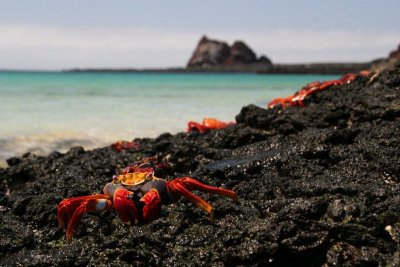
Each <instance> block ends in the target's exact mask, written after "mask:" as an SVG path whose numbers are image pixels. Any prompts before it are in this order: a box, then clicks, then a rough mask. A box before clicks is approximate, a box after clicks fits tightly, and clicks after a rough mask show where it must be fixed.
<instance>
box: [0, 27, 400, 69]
mask: <svg viewBox="0 0 400 267" xmlns="http://www.w3.org/2000/svg"><path fill="white" fill-rule="evenodd" d="M204 33H206V34H207V36H209V37H210V38H216V39H219V40H225V41H227V42H229V43H232V42H233V41H234V40H237V39H241V40H244V41H245V42H246V43H247V44H248V45H249V46H250V47H252V48H253V49H254V50H255V51H256V52H257V53H258V54H266V55H267V56H268V57H270V58H271V59H272V60H273V61H274V62H281V63H289V62H293V63H295V62H318V61H319V62H321V61H368V60H371V59H374V58H377V57H384V56H386V55H387V54H388V53H389V51H390V50H393V49H394V48H396V47H397V44H398V43H399V42H400V33H399V32H374V31H371V32H368V31H358V32H350V31H346V30H331V31H316V30H309V29H305V30H294V29H269V30H268V29H267V30H264V31H258V32H255V31H249V32H233V31H232V32H226V31H225V32H219V31H214V30H209V31H205V32H199V31H191V32H188V31H176V30H168V29H144V28H133V29H132V28H126V29H114V28H63V27H56V26H42V25H0V36H1V39H0V58H1V61H0V68H2V69H5V68H11V69H64V68H73V67H114V68H118V67H121V68H127V67H134V68H151V67H168V66H184V65H185V64H186V62H187V60H188V59H189V57H190V55H191V53H192V51H193V49H194V47H195V46H196V44H197V42H198V40H199V39H200V37H201V35H203V34H204Z"/></svg>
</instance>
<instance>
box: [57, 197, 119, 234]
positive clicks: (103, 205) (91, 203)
mask: <svg viewBox="0 0 400 267" xmlns="http://www.w3.org/2000/svg"><path fill="white" fill-rule="evenodd" d="M111 205H112V204H111V201H110V200H109V199H108V197H107V196H106V195H102V194H98V195H92V196H83V197H74V198H68V199H63V200H62V201H61V202H60V204H58V208H57V217H58V222H59V225H60V227H61V228H67V231H66V234H67V239H68V241H71V240H72V236H73V235H74V233H75V232H76V229H77V228H78V226H79V223H80V222H81V220H82V216H83V214H84V213H86V212H101V211H104V210H107V209H109V208H110V207H111Z"/></svg>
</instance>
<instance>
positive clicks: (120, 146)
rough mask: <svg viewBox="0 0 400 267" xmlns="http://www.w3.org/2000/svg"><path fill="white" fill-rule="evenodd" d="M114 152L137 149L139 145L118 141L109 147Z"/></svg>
mask: <svg viewBox="0 0 400 267" xmlns="http://www.w3.org/2000/svg"><path fill="white" fill-rule="evenodd" d="M111 147H112V148H114V149H115V150H116V151H118V152H121V151H122V150H129V149H138V148H140V145H139V144H138V143H136V142H133V141H124V140H118V141H117V142H115V143H113V144H112V145H111Z"/></svg>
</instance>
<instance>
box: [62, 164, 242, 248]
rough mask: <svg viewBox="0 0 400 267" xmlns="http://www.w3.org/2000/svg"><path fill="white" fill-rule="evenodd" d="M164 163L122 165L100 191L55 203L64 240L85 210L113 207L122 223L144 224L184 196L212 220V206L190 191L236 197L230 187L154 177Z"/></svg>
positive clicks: (191, 180) (79, 220)
mask: <svg viewBox="0 0 400 267" xmlns="http://www.w3.org/2000/svg"><path fill="white" fill-rule="evenodd" d="M166 166H167V165H166V164H163V163H157V159H156V158H155V157H150V158H145V159H143V160H141V161H139V162H135V163H133V164H131V165H129V166H128V167H126V168H124V169H123V170H122V173H121V174H120V175H118V176H116V175H114V177H113V181H112V182H110V183H108V184H106V185H105V187H104V189H103V192H104V194H97V195H91V196H81V197H74V198H67V199H63V200H62V201H61V202H60V203H59V204H58V221H59V225H60V227H62V228H66V235H67V239H68V240H69V241H71V240H72V237H73V235H74V233H75V232H76V230H77V228H78V226H79V223H80V222H81V219H82V216H83V214H85V213H86V212H102V211H106V210H109V209H111V208H112V207H113V208H114V209H115V210H116V212H117V214H118V215H119V217H120V218H121V220H122V221H123V222H124V223H127V224H130V223H134V224H138V223H147V222H150V221H152V220H155V219H156V218H158V217H159V215H160V211H161V205H168V204H172V203H174V202H176V201H177V200H178V199H179V198H180V197H181V196H184V197H186V198H187V199H189V200H190V201H192V202H193V203H195V204H196V205H197V206H199V207H200V208H201V209H202V210H204V211H205V212H206V213H208V214H209V215H210V218H211V220H213V207H212V206H211V205H210V204H209V203H207V202H206V201H204V200H203V199H201V198H200V197H198V196H196V195H194V194H193V193H192V192H191V191H192V190H200V191H203V192H207V193H210V194H217V195H221V196H225V197H229V198H231V199H233V200H234V201H237V200H238V197H237V195H236V193H235V192H234V191H232V190H228V189H223V188H216V187H212V186H209V185H205V184H203V183H200V182H199V181H197V180H195V179H192V178H190V177H182V178H176V179H173V180H172V181H166V180H164V179H161V178H157V177H155V175H154V173H155V171H157V170H159V169H163V168H166Z"/></svg>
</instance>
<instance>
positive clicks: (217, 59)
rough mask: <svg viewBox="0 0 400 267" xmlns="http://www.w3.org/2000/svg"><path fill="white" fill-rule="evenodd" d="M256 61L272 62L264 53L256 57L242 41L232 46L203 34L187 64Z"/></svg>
mask: <svg viewBox="0 0 400 267" xmlns="http://www.w3.org/2000/svg"><path fill="white" fill-rule="evenodd" d="M256 63H260V64H264V65H271V64H272V62H271V60H270V59H268V58H267V57H266V56H264V55H263V56H261V57H260V58H257V56H256V54H255V53H254V51H253V50H252V49H251V48H250V47H248V46H247V45H246V44H245V43H244V42H243V41H236V42H234V43H233V45H232V46H229V45H228V44H227V43H226V42H222V41H217V40H211V39H208V38H207V37H206V36H203V37H202V38H201V39H200V41H199V43H198V45H197V47H196V49H195V51H194V52H193V55H192V57H191V58H190V60H189V62H188V64H187V66H188V67H208V66H234V65H243V64H256Z"/></svg>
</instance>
